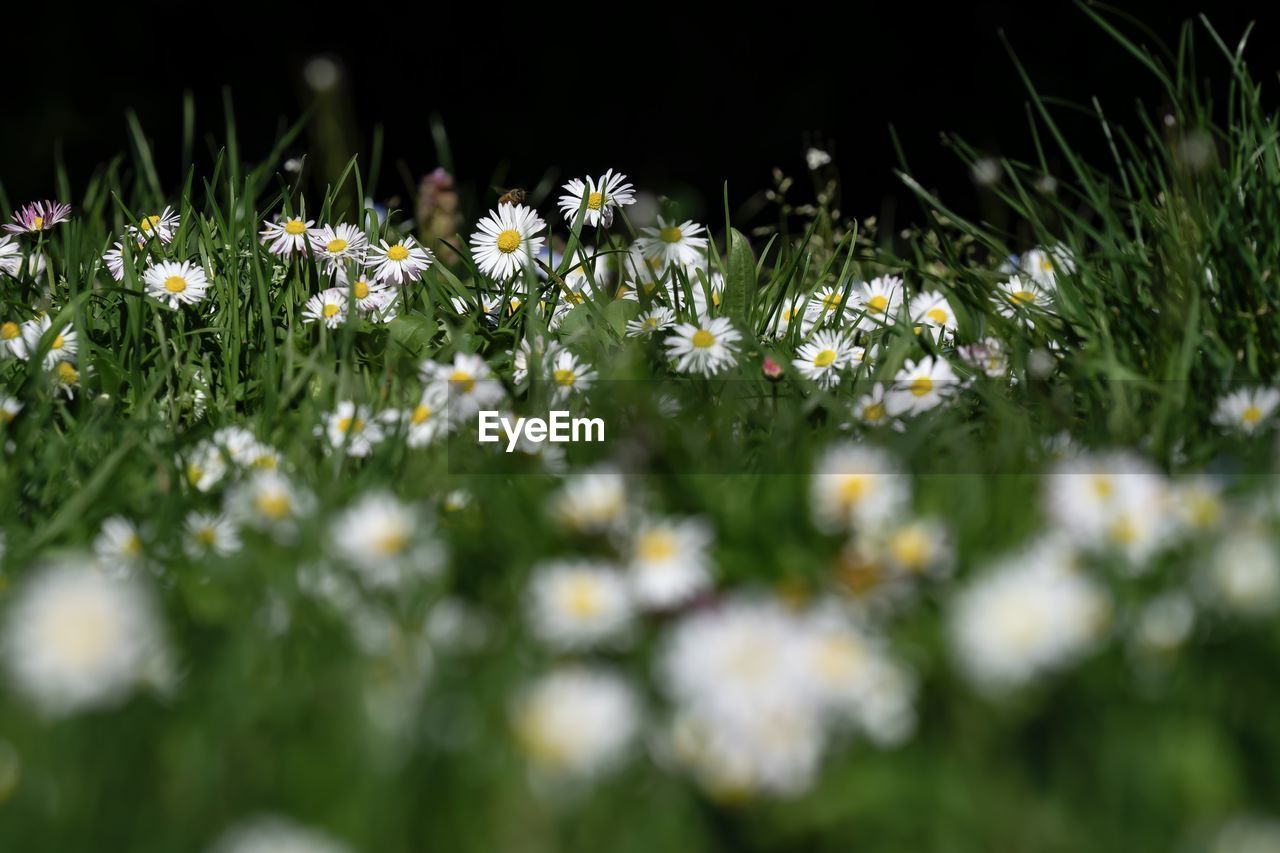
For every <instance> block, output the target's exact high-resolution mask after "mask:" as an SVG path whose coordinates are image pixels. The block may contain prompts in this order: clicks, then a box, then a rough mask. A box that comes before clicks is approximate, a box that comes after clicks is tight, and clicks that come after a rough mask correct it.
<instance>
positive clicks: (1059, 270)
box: [1018, 245, 1076, 290]
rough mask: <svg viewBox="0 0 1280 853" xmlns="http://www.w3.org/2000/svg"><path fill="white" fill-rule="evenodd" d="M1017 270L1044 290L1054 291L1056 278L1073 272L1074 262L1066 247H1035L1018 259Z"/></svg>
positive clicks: (1056, 283)
mask: <svg viewBox="0 0 1280 853" xmlns="http://www.w3.org/2000/svg"><path fill="white" fill-rule="evenodd" d="M1018 269H1019V270H1020V271H1021V272H1022V274H1023V275H1025V276H1027V277H1029V278H1030V279H1031V280H1032V281H1034V282H1035V283H1036V284H1038V285H1040V287H1042V288H1044V289H1045V290H1055V289H1056V288H1057V286H1058V276H1059V275H1063V274H1065V275H1070V274H1071V273H1073V272H1075V271H1076V262H1075V258H1074V257H1073V256H1072V255H1071V250H1069V249H1068V248H1067V247H1066V246H1061V245H1059V246H1053V247H1051V248H1049V249H1041V248H1039V247H1037V248H1035V249H1031V250H1029V251H1027V252H1026V253H1025V254H1023V256H1022V257H1021V258H1019V259H1018Z"/></svg>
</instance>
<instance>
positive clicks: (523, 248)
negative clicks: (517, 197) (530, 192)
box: [471, 204, 546, 281]
mask: <svg viewBox="0 0 1280 853" xmlns="http://www.w3.org/2000/svg"><path fill="white" fill-rule="evenodd" d="M545 227H546V223H545V222H543V221H542V217H540V216H538V214H537V212H536V211H534V210H533V208H530V207H525V206H524V205H523V204H515V205H512V204H500V205H498V209H497V210H494V211H490V213H489V215H488V216H486V217H485V218H484V219H481V220H480V221H479V222H478V223H476V232H475V233H474V234H472V235H471V256H472V257H473V258H474V259H475V262H476V265H477V266H478V267H479V268H480V271H481V272H482V273H484V274H485V275H487V276H489V277H490V278H494V279H497V280H499V281H505V280H507V279H509V278H511V276H513V275H515V273H516V271H517V270H520V269H522V268H523V267H524V266H525V265H526V264H529V263H531V262H532V260H533V258H534V257H535V256H536V255H537V254H538V251H539V250H540V249H541V248H542V243H543V240H544V238H542V237H537V236H535V235H536V234H538V232H540V231H542V229H543V228H545Z"/></svg>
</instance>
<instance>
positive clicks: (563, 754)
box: [511, 666, 640, 779]
mask: <svg viewBox="0 0 1280 853" xmlns="http://www.w3.org/2000/svg"><path fill="white" fill-rule="evenodd" d="M511 723H512V728H513V729H514V730H515V733H516V737H517V739H518V740H519V742H520V746H521V748H522V749H523V750H524V752H525V755H526V756H528V758H529V760H530V761H531V762H533V764H534V765H535V766H536V767H537V768H538V769H539V770H542V771H545V772H549V773H552V774H555V775H558V776H561V775H562V776H572V777H576V778H580V779H581V778H591V777H596V776H599V775H600V774H602V773H604V772H607V771H609V770H611V769H613V768H614V767H616V766H617V765H618V763H619V762H620V760H621V759H622V758H623V756H624V755H625V754H626V751H627V747H628V746H630V744H631V742H632V740H633V739H634V738H635V735H636V733H637V730H638V729H639V724H640V712H639V707H638V702H637V700H636V695H635V691H634V690H632V689H631V687H630V686H629V685H628V684H627V682H625V681H623V680H622V679H621V678H620V677H618V676H617V675H614V674H613V673H611V672H609V671H607V670H603V669H586V668H583V667H577V666H569V667H564V668H561V669H558V670H555V671H554V672H551V673H550V674H548V675H544V676H542V677H541V678H540V679H538V680H537V681H536V682H534V683H533V684H531V685H529V686H528V687H526V688H525V689H524V690H522V691H521V693H520V695H519V696H518V697H517V698H516V701H515V703H514V705H513V707H512V713H511Z"/></svg>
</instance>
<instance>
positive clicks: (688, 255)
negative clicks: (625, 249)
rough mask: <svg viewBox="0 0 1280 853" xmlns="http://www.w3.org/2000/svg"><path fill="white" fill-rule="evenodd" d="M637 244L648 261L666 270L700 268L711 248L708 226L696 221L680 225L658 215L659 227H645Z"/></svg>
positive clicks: (659, 268) (657, 267) (688, 221)
mask: <svg viewBox="0 0 1280 853" xmlns="http://www.w3.org/2000/svg"><path fill="white" fill-rule="evenodd" d="M642 234H643V236H641V237H640V238H639V239H637V240H636V246H637V247H638V248H639V250H640V253H641V254H642V255H643V256H644V259H645V261H646V263H652V264H654V265H655V267H656V269H658V270H664V269H666V268H667V267H670V266H678V267H697V266H701V265H702V264H703V261H704V257H703V256H704V254H705V253H706V251H707V238H706V236H705V235H706V229H705V228H703V227H702V226H701V225H698V224H697V223H695V222H693V221H692V220H685V221H684V222H682V223H680V224H678V225H677V224H676V223H675V222H674V221H672V222H668V221H667V220H665V219H663V218H662V217H661V216H659V217H658V226H657V227H656V228H654V227H649V228H645V229H643V232H642Z"/></svg>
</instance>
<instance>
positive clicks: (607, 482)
mask: <svg viewBox="0 0 1280 853" xmlns="http://www.w3.org/2000/svg"><path fill="white" fill-rule="evenodd" d="M626 509H627V490H626V484H625V483H624V482H623V479H622V475H621V474H620V473H618V472H617V471H615V470H614V469H612V468H607V467H599V468H594V469H590V470H587V471H583V472H582V473H580V474H577V475H575V476H573V477H570V478H568V479H567V480H565V483H564V485H563V486H562V487H561V488H560V491H559V492H557V493H556V494H555V495H554V496H553V497H552V499H551V504H550V507H549V510H550V514H551V516H552V517H553V518H555V519H556V521H558V522H559V523H560V524H561V525H562V526H563V527H565V528H567V529H569V530H573V531H576V532H578V533H586V534H595V533H604V532H607V531H609V530H611V529H614V528H615V527H616V526H617V525H618V523H619V522H620V521H621V520H622V517H623V514H624V513H625V512H626Z"/></svg>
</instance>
